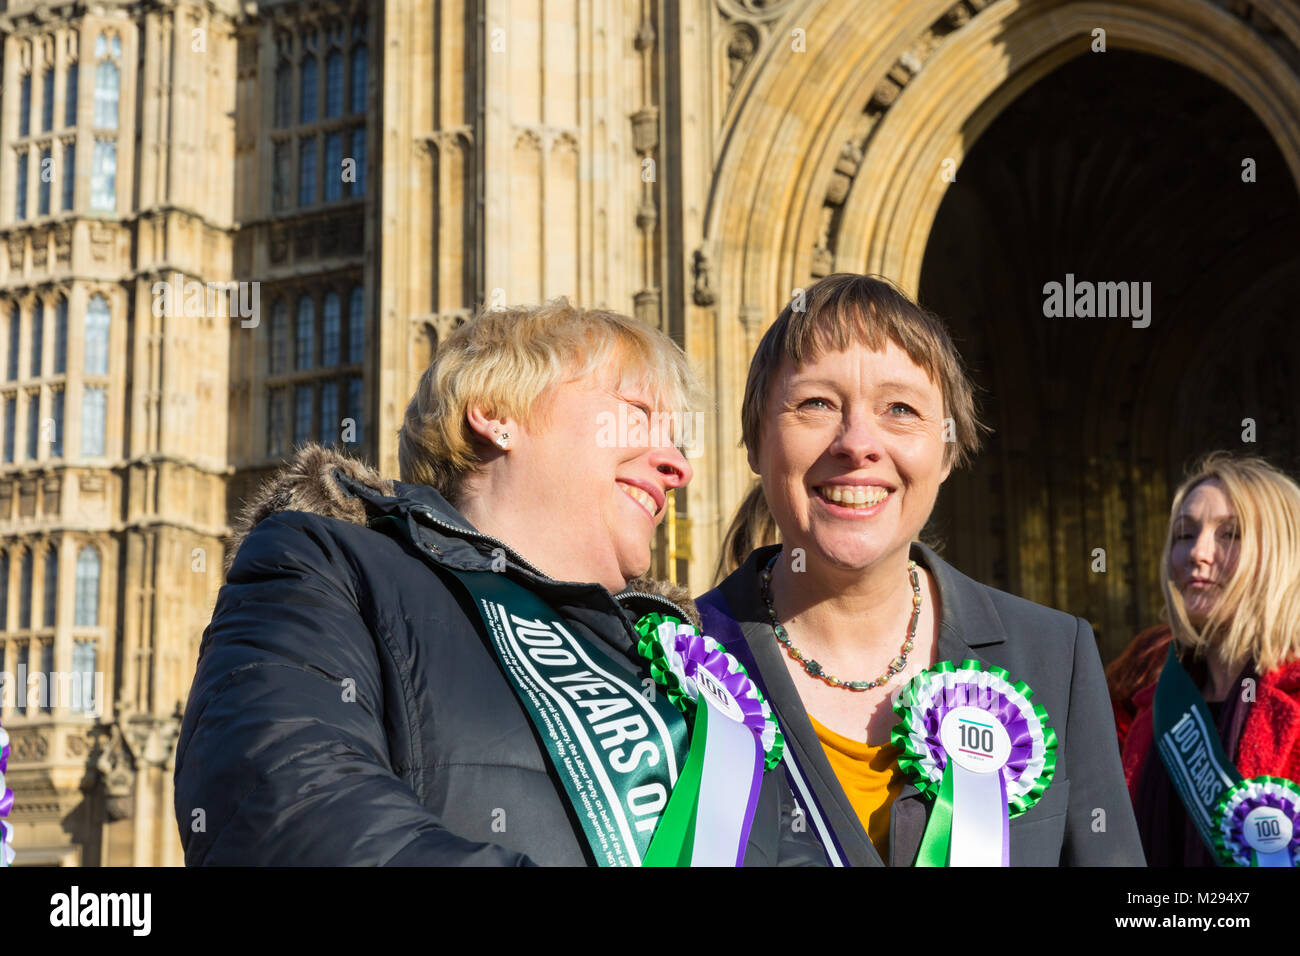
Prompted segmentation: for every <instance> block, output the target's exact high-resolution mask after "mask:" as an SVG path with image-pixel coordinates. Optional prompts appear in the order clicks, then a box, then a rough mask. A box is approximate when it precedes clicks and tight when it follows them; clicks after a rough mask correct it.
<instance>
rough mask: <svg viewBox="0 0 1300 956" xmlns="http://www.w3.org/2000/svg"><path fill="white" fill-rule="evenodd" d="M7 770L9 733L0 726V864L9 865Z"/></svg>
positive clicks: (11, 799) (10, 827)
mask: <svg viewBox="0 0 1300 956" xmlns="http://www.w3.org/2000/svg"><path fill="white" fill-rule="evenodd" d="M8 771H9V734H8V732H7V731H6V730H5V729H4V728H3V727H0V866H10V865H11V864H12V863H13V862H14V848H13V846H12V845H11V843H12V841H13V836H14V828H13V825H12V824H11V823H10V822H9V821H8V820H5V819H3V818H4V817H7V816H9V811H10V810H12V809H13V808H14V792H13V791H12V790H10V789H9V787H8V786H7V785H6V784H5V774H6V773H7V772H8Z"/></svg>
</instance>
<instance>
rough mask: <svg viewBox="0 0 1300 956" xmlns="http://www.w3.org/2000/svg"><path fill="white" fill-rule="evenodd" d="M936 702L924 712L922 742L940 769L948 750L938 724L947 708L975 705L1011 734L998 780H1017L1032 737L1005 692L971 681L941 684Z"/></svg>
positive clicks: (1025, 763) (1026, 762) (1031, 749)
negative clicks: (948, 684) (952, 684)
mask: <svg viewBox="0 0 1300 956" xmlns="http://www.w3.org/2000/svg"><path fill="white" fill-rule="evenodd" d="M938 703H939V706H938V707H931V708H930V709H929V710H928V711H926V713H925V717H924V720H925V742H926V744H927V745H928V746H929V748H930V755H931V757H933V759H934V762H935V765H936V766H937V767H938V768H939V770H940V772H942V771H943V770H944V769H945V768H946V767H947V765H948V753H947V751H945V750H944V748H943V744H942V743H941V742H940V740H939V728H940V726H942V724H943V719H944V718H945V717H947V716H948V713H949V712H950V711H953V710H956V709H957V708H958V707H978V708H979V709H980V710H983V711H987V712H988V713H989V714H992V715H993V716H994V717H996V718H997V719H998V720H999V721H1000V722H1001V724H1002V726H1003V727H1005V728H1006V729H1007V736H1009V737H1010V738H1011V756H1010V757H1008V758H1007V762H1006V764H1005V765H1003V767H1002V770H1001V771H1000V772H1001V774H1002V780H1003V782H1004V785H1005V783H1006V782H1009V781H1011V780H1017V779H1019V778H1020V775H1021V774H1022V773H1024V772H1025V769H1026V768H1027V767H1028V766H1029V760H1030V758H1031V757H1032V756H1033V753H1034V738H1033V736H1032V735H1031V734H1030V733H1029V721H1027V720H1025V716H1024V714H1023V713H1022V712H1021V710H1020V708H1019V707H1017V706H1016V705H1015V704H1013V703H1012V702H1011V700H1010V699H1009V698H1008V697H1007V695H1006V694H1003V693H1001V692H999V691H996V690H994V689H992V688H990V687H984V688H981V687H979V686H977V685H975V684H973V683H972V684H956V685H954V686H952V687H945V688H944V689H943V692H942V693H941V694H940V695H939V699H938Z"/></svg>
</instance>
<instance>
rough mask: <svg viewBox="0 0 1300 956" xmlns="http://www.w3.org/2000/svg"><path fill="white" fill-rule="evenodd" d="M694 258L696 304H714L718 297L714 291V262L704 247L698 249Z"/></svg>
mask: <svg viewBox="0 0 1300 956" xmlns="http://www.w3.org/2000/svg"><path fill="white" fill-rule="evenodd" d="M692 258H693V261H694V264H695V291H694V299H695V304H696V305H713V303H714V302H716V301H717V298H718V297H717V296H716V295H715V294H714V292H713V279H712V276H711V273H712V269H713V262H712V260H711V259H710V258H709V254H708V253H707V252H705V251H704V249H696V250H695V255H694V256H693V257H692Z"/></svg>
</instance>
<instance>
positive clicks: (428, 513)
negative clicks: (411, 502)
mask: <svg viewBox="0 0 1300 956" xmlns="http://www.w3.org/2000/svg"><path fill="white" fill-rule="evenodd" d="M411 510H412V511H415V512H416V513H418V514H421V515H424V517H426V518H428V519H429V520H430V521H432V522H433V523H434V524H435V525H437V526H438V527H440V528H445V529H447V530H448V531H454V532H457V533H459V534H463V535H468V536H470V537H473V538H478V539H480V540H482V541H487V542H489V543H491V544H495V545H497V546H498V547H499V548H501V550H502V551H504V552H505V553H506V554H507V555H508V556H509V557H510V558H511V559H512V560H514V561H515V562H517V563H518V564H520V565H521V566H523V567H524V568H526V569H527V570H529V571H531V572H532V573H533V574H535V575H537V576H538V577H539V578H541V579H542V580H544V581H549V582H552V583H554V584H560V583H563V582H560V581H556V580H555V578H553V577H551V576H550V575H548V574H544V573H543V572H541V571H539V570H538V569H537V568H535V567H533V566H532V565H531V564H529V563H528V561H526V560H525V559H524V557H523V556H522V555H521V554H519V553H518V552H516V551H515V550H514V549H513V548H511V547H510V545H508V544H506V543H505V542H504V541H501V540H499V539H497V538H494V537H492V536H491V535H488V534H483V533H482V532H481V531H470V530H469V529H468V528H462V527H460V526H459V525H454V524H450V523H449V522H446V521H443V520H442V519H441V518H439V517H437V516H436V515H434V513H433V511H432V509H430V508H424V507H420V508H413V509H411ZM606 593H608V592H606ZM612 597H613V600H614V603H615V604H618V601H619V598H624V597H641V598H649V599H650V600H652V601H658V602H659V603H661V604H666V605H667V606H668V607H670V608H672V610H673V611H674V617H678V618H680V619H681V621H682V623H685V624H689V623H690V617H689V616H688V615H687V614H686V612H685V611H684V610H683V609H682V608H680V607H678V606H677V604H676V603H675V602H673V601H670V600H669V599H668V598H666V597H664V596H663V595H662V594H648V593H646V592H645V591H620V592H619V593H618V594H615V595H612ZM619 609H620V610H626V608H623V606H622V605H619ZM628 630H629V632H630V633H631V635H632V637H634V638H638V639H639V638H640V635H639V634H637V633H636V629H635V628H633V627H630V626H629V627H628Z"/></svg>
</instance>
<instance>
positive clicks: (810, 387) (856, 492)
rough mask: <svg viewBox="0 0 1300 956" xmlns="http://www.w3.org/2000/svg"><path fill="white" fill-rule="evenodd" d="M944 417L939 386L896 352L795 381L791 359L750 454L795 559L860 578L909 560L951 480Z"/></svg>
mask: <svg viewBox="0 0 1300 956" xmlns="http://www.w3.org/2000/svg"><path fill="white" fill-rule="evenodd" d="M943 412H944V409H943V394H942V392H941V391H940V389H939V386H938V385H937V384H935V383H934V382H932V381H931V380H930V378H929V376H928V375H926V373H925V370H924V369H922V368H921V367H920V366H918V365H916V364H915V363H914V362H913V361H912V360H911V359H910V358H909V357H908V355H907V353H906V352H904V351H903V350H902V349H901V348H899V347H898V345H896V344H895V343H894V342H892V341H889V342H887V343H886V345H885V348H884V349H883V350H882V351H873V350H871V349H869V348H867V347H866V346H863V345H854V346H852V347H851V348H849V349H847V350H845V351H841V352H825V353H823V354H822V355H820V356H819V357H817V358H816V360H814V361H811V362H809V363H807V364H806V365H805V366H804V367H803V368H801V369H797V370H796V369H795V368H794V367H793V363H792V362H791V361H790V360H789V359H788V358H787V359H786V360H785V361H784V362H783V363H782V365H781V368H780V370H779V372H778V374H777V375H776V376H775V377H774V379H773V382H772V386H771V388H770V390H769V393H768V396H767V408H766V411H765V414H764V419H763V422H762V426H761V432H760V435H761V437H760V441H759V449H758V451H757V453H755V452H754V451H753V450H751V451H750V455H749V463H750V467H751V468H752V469H753V470H754V471H756V472H757V473H758V474H759V475H760V476H761V479H762V483H763V490H764V493H765V495H766V497H767V501H768V504H769V506H770V507H771V510H772V514H773V517H774V518H775V519H776V523H777V526H778V527H779V528H780V529H781V536H782V539H783V541H784V542H785V546H786V550H787V552H790V551H791V550H792V549H793V548H797V547H802V548H804V549H805V553H806V554H807V556H808V560H809V562H810V563H825V564H829V565H831V566H834V567H839V568H844V569H854V570H859V569H863V568H866V567H868V566H870V565H873V564H874V563H875V562H876V561H878V560H880V559H881V558H883V557H886V556H888V555H892V554H894V553H896V552H897V551H898V550H899V549H903V551H904V552H906V549H907V548H908V546H909V544H910V543H911V541H912V540H913V539H914V538H915V537H916V535H917V534H918V533H919V532H920V530H921V528H922V527H923V526H924V525H925V522H926V520H927V519H928V518H929V517H930V512H931V511H932V510H933V508H934V502H935V499H936V497H937V496H938V493H939V486H940V485H941V484H942V483H943V481H944V480H945V479H946V478H947V477H948V472H949V470H950V468H949V467H948V466H945V465H944V448H945V443H944V432H943Z"/></svg>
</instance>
